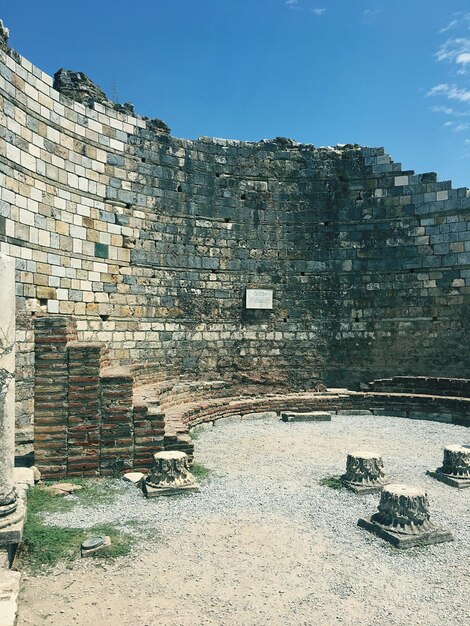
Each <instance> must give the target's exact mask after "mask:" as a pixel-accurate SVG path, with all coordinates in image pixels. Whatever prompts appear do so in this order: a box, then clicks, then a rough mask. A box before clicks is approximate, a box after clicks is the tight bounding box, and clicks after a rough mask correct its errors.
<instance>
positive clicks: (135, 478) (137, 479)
mask: <svg viewBox="0 0 470 626" xmlns="http://www.w3.org/2000/svg"><path fill="white" fill-rule="evenodd" d="M144 478H145V474H143V473H142V472H127V473H126V474H123V476H122V480H124V481H126V482H128V483H132V484H133V485H136V487H140V486H141V485H142V481H143V480H144Z"/></svg>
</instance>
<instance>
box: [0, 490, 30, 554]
mask: <svg viewBox="0 0 470 626" xmlns="http://www.w3.org/2000/svg"><path fill="white" fill-rule="evenodd" d="M25 510H26V507H25V503H24V501H23V500H22V499H21V498H18V500H17V507H16V511H14V513H11V515H8V517H4V518H0V546H6V545H8V544H12V543H20V542H21V539H22V537H23V527H24V522H25Z"/></svg>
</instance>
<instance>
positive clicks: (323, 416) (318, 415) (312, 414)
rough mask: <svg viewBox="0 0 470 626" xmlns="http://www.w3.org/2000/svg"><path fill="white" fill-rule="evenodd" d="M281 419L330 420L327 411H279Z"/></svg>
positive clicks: (290, 420) (296, 420)
mask: <svg viewBox="0 0 470 626" xmlns="http://www.w3.org/2000/svg"><path fill="white" fill-rule="evenodd" d="M281 420H282V421H283V422H331V413H330V412H329V411H309V412H296V411H281Z"/></svg>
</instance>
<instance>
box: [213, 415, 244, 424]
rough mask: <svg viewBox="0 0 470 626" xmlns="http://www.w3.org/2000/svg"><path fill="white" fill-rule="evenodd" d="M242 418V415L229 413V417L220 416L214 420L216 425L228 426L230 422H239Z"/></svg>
mask: <svg viewBox="0 0 470 626" xmlns="http://www.w3.org/2000/svg"><path fill="white" fill-rule="evenodd" d="M241 419H242V416H241V415H229V416H228V417H220V418H219V419H217V420H215V421H214V426H217V427H219V426H227V425H228V424H238V422H240V420H241Z"/></svg>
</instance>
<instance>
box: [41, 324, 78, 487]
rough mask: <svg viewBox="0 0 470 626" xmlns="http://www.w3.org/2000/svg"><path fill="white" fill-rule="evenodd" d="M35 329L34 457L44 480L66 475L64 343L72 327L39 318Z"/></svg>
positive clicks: (65, 364)
mask: <svg viewBox="0 0 470 626" xmlns="http://www.w3.org/2000/svg"><path fill="white" fill-rule="evenodd" d="M34 330H35V349H34V355H35V376H34V456H35V463H36V465H37V466H38V468H39V469H40V471H41V473H42V475H43V476H44V478H54V479H55V478H64V477H65V476H66V473H67V427H68V368H67V356H68V355H67V347H66V346H67V342H68V341H69V340H72V339H75V324H74V323H73V321H72V320H71V318H67V317H61V316H51V317H39V318H37V319H36V320H35V323H34Z"/></svg>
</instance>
